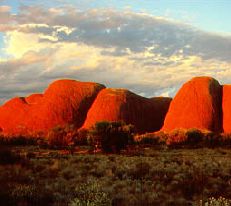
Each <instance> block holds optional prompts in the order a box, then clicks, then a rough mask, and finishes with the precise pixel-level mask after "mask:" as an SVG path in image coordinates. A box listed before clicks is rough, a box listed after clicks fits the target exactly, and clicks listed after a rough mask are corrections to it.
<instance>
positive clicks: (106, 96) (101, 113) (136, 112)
mask: <svg viewBox="0 0 231 206" xmlns="http://www.w3.org/2000/svg"><path fill="white" fill-rule="evenodd" d="M170 101H171V98H152V99H148V98H145V97H141V96H139V95H136V94H134V93H132V92H130V91H128V90H126V89H103V90H102V91H101V92H100V93H99V94H98V96H97V98H96V100H95V101H94V103H93V105H92V107H91V108H90V110H89V111H88V114H87V119H86V121H85V123H84V125H83V128H87V129H88V128H90V127H92V126H93V125H94V124H95V123H96V122H99V121H124V122H126V123H129V124H133V125H134V126H135V128H136V130H137V132H139V133H142V132H152V131H157V130H159V129H160V128H161V126H162V124H163V121H164V118H165V114H166V112H167V110H168V107H169V104H170Z"/></svg>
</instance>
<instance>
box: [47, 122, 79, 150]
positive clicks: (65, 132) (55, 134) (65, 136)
mask: <svg viewBox="0 0 231 206" xmlns="http://www.w3.org/2000/svg"><path fill="white" fill-rule="evenodd" d="M75 135H76V132H75V131H74V130H72V128H70V126H66V127H61V126H57V127H54V128H53V129H51V130H50V131H49V132H48V134H47V138H46V139H47V143H48V145H49V146H50V147H51V148H56V149H60V148H66V147H69V146H73V145H74V138H75Z"/></svg>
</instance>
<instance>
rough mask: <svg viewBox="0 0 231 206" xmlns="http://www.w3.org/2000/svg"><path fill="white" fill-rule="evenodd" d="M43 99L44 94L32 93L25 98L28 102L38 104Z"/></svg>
mask: <svg viewBox="0 0 231 206" xmlns="http://www.w3.org/2000/svg"><path fill="white" fill-rule="evenodd" d="M42 99H43V94H31V95H30V96H28V97H26V98H25V100H26V102H27V103H28V104H37V103H39V102H40V101H42Z"/></svg>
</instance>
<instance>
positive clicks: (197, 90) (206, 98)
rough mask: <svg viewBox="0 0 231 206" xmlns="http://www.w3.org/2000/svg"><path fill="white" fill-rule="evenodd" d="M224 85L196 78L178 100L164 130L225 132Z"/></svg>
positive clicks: (171, 106)
mask: <svg viewBox="0 0 231 206" xmlns="http://www.w3.org/2000/svg"><path fill="white" fill-rule="evenodd" d="M221 101H222V86H220V84H219V82H218V81H217V80H215V79H213V78H211V77H195V78H193V79H192V80H190V81H188V82H186V83H185V84H184V85H183V86H182V88H181V89H180V90H179V92H178V93H177V94H176V96H175V97H174V99H173V101H172V102H171V104H170V108H169V111H168V113H167V115H166V118H165V121H164V126H163V128H162V130H164V131H171V130H174V129H179V128H184V129H188V128H198V129H205V130H211V131H214V132H220V131H222V109H221Z"/></svg>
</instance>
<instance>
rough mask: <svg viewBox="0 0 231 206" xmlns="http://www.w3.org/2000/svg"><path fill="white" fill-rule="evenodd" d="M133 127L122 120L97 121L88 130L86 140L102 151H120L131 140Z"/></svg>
mask: <svg viewBox="0 0 231 206" xmlns="http://www.w3.org/2000/svg"><path fill="white" fill-rule="evenodd" d="M133 128H134V127H133V126H132V125H126V124H125V123H124V122H106V121H103V122H97V123H96V124H95V126H94V127H93V128H92V129H91V130H90V131H89V135H88V142H89V144H90V145H93V146H94V147H96V148H98V147H101V148H102V150H103V151H104V152H120V150H121V149H124V148H125V147H126V145H128V144H129V143H131V142H132V141H133V133H132V131H133Z"/></svg>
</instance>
